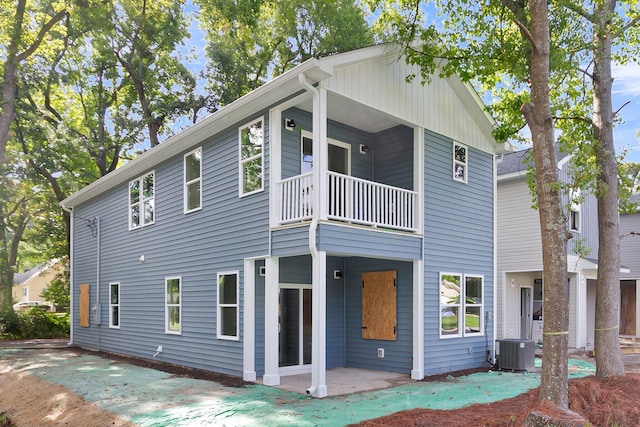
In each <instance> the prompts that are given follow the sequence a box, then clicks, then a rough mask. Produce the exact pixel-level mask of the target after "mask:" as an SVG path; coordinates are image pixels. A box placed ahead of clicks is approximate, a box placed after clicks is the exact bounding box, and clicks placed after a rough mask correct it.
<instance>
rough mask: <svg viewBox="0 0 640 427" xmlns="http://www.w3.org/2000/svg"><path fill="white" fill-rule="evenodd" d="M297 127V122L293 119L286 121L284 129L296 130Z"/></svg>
mask: <svg viewBox="0 0 640 427" xmlns="http://www.w3.org/2000/svg"><path fill="white" fill-rule="evenodd" d="M295 127H296V122H295V120H293V119H284V128H285V129H286V130H294V129H295Z"/></svg>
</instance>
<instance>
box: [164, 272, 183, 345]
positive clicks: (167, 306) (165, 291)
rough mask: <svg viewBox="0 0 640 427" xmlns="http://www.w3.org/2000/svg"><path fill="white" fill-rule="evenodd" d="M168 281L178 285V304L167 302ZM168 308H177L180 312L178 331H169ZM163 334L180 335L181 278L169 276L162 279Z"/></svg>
mask: <svg viewBox="0 0 640 427" xmlns="http://www.w3.org/2000/svg"><path fill="white" fill-rule="evenodd" d="M169 280H178V283H179V284H180V291H179V295H178V301H179V303H178V304H171V305H169V303H168V302H167V285H168V282H169ZM169 307H178V310H179V312H180V316H179V318H180V320H179V326H180V327H179V329H178V330H177V331H176V330H174V329H169ZM164 332H165V334H171V335H182V276H169V277H165V278H164Z"/></svg>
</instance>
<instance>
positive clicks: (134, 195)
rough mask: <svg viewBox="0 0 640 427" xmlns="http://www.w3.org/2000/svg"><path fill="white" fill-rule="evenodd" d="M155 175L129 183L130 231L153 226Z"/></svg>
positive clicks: (149, 174)
mask: <svg viewBox="0 0 640 427" xmlns="http://www.w3.org/2000/svg"><path fill="white" fill-rule="evenodd" d="M154 188H155V173H154V172H153V171H152V172H149V173H148V174H146V175H143V176H141V177H139V178H137V179H134V180H133V181H131V182H129V229H130V230H133V229H135V228H139V227H144V226H145V225H149V224H153V222H154V220H155V191H154Z"/></svg>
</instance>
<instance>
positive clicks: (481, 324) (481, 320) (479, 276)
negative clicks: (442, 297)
mask: <svg viewBox="0 0 640 427" xmlns="http://www.w3.org/2000/svg"><path fill="white" fill-rule="evenodd" d="M467 277H470V278H475V279H480V281H481V283H480V291H481V292H482V296H481V302H480V304H477V303H474V304H467ZM463 282H464V292H463V293H462V295H463V296H464V298H462V304H461V305H462V309H463V312H462V315H463V320H462V323H463V325H462V335H463V336H465V337H479V336H483V335H484V307H485V303H484V298H485V294H486V292H485V291H484V284H485V282H484V275H483V274H465V275H464V279H463ZM467 306H469V307H475V308H478V307H479V308H480V314H479V316H480V318H479V319H478V320H479V322H478V329H479V330H480V332H467V331H466V321H467Z"/></svg>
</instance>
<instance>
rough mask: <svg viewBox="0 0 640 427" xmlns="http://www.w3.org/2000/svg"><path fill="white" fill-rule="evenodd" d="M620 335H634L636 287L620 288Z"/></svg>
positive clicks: (623, 286)
mask: <svg viewBox="0 0 640 427" xmlns="http://www.w3.org/2000/svg"><path fill="white" fill-rule="evenodd" d="M620 335H634V336H635V335H636V286H635V283H634V284H633V285H622V286H620Z"/></svg>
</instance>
